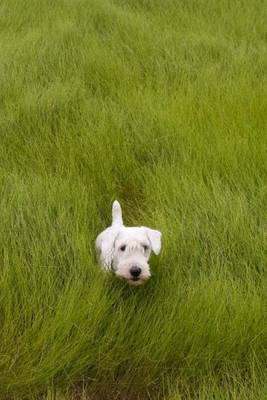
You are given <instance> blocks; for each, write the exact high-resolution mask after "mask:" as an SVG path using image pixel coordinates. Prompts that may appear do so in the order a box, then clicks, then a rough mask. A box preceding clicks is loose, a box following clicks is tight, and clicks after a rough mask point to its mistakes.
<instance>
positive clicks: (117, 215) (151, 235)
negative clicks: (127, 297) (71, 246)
mask: <svg viewBox="0 0 267 400" xmlns="http://www.w3.org/2000/svg"><path fill="white" fill-rule="evenodd" d="M160 248H161V233H160V232H159V231H156V230H154V229H150V228H147V227H145V226H141V227H126V226H124V225H123V220H122V211H121V206H120V203H119V202H118V201H117V200H115V201H114V203H113V206H112V225H111V226H110V227H108V228H107V229H105V230H104V231H103V232H102V233H100V234H99V235H98V237H97V239H96V249H97V252H98V254H99V258H100V261H101V263H102V265H103V267H104V268H105V269H106V270H111V271H113V272H114V273H115V275H116V276H118V277H120V278H124V279H126V280H127V281H128V282H129V283H130V284H131V285H135V286H138V285H141V284H142V283H144V282H145V281H147V280H148V279H149V278H150V276H151V273H150V268H149V264H148V259H149V257H150V254H151V251H153V252H154V253H155V254H159V252H160Z"/></svg>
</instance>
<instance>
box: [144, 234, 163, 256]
mask: <svg viewBox="0 0 267 400" xmlns="http://www.w3.org/2000/svg"><path fill="white" fill-rule="evenodd" d="M144 229H145V231H146V234H147V236H148V239H149V241H150V243H151V247H152V250H153V252H154V253H155V254H157V255H158V254H159V253H160V249H161V232H160V231H156V230H155V229H150V228H147V227H144Z"/></svg>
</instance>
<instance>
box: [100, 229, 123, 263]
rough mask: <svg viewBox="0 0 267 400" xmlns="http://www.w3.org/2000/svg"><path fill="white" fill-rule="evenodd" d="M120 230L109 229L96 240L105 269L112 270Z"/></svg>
mask: <svg viewBox="0 0 267 400" xmlns="http://www.w3.org/2000/svg"><path fill="white" fill-rule="evenodd" d="M118 234H119V229H114V228H108V229H106V230H105V231H104V232H102V233H100V235H98V237H97V239H96V249H97V251H98V253H99V256H100V260H101V262H102V264H103V266H104V267H106V268H108V269H110V268H111V266H112V261H113V254H114V245H115V241H116V238H117V236H118Z"/></svg>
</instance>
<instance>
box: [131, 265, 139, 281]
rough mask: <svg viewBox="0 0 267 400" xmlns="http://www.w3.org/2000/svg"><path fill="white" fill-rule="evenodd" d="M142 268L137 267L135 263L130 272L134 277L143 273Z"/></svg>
mask: <svg viewBox="0 0 267 400" xmlns="http://www.w3.org/2000/svg"><path fill="white" fill-rule="evenodd" d="M141 271H142V270H141V268H140V267H137V266H136V265H134V266H133V267H132V268H131V269H130V274H131V275H132V276H133V277H134V278H137V277H138V276H139V275H140V274H141Z"/></svg>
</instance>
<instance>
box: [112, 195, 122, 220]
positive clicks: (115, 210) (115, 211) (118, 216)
mask: <svg viewBox="0 0 267 400" xmlns="http://www.w3.org/2000/svg"><path fill="white" fill-rule="evenodd" d="M112 225H123V220H122V211H121V206H120V203H119V202H118V201H117V200H115V201H114V202H113V205H112Z"/></svg>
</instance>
